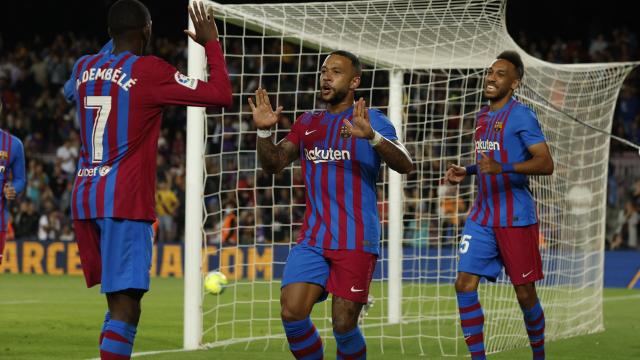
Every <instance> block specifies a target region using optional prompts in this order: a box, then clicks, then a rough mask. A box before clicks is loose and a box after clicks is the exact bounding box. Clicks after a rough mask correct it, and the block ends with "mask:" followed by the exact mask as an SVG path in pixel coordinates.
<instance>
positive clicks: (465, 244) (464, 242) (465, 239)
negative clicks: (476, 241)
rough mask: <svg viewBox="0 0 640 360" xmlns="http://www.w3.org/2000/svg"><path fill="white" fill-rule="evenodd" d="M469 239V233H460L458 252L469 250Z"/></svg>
mask: <svg viewBox="0 0 640 360" xmlns="http://www.w3.org/2000/svg"><path fill="white" fill-rule="evenodd" d="M469 240H471V235H462V238H461V239H460V254H465V253H466V252H467V251H468V250H469Z"/></svg>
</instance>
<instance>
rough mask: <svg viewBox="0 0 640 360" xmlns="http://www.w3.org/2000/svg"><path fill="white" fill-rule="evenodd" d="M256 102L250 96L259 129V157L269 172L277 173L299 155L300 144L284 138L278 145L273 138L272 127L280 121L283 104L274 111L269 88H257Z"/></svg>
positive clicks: (263, 166) (254, 118)
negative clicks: (268, 91)
mask: <svg viewBox="0 0 640 360" xmlns="http://www.w3.org/2000/svg"><path fill="white" fill-rule="evenodd" d="M255 94H256V101H255V103H254V102H253V100H252V99H251V98H249V106H250V107H251V112H252V114H253V122H254V123H255V125H256V128H257V129H258V144H257V146H256V148H257V150H258V159H259V160H260V164H262V168H263V169H264V170H265V171H267V172H268V173H271V174H275V173H278V172H280V171H282V169H284V168H285V167H287V165H289V164H291V162H293V161H294V160H295V159H296V157H298V146H297V145H296V144H294V143H292V142H291V141H289V140H287V139H283V140H282V141H280V142H279V143H278V144H277V145H276V144H274V143H273V140H272V139H271V127H272V126H273V125H275V123H277V122H278V117H279V116H280V112H282V106H278V107H277V108H276V110H275V111H274V110H273V108H272V107H271V102H270V101H269V94H268V93H267V90H265V89H263V88H258V90H256V93H255Z"/></svg>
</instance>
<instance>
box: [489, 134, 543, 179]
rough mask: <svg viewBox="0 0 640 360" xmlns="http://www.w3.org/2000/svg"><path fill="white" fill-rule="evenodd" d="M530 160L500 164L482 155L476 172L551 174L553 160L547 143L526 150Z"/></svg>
mask: <svg viewBox="0 0 640 360" xmlns="http://www.w3.org/2000/svg"><path fill="white" fill-rule="evenodd" d="M527 150H529V153H530V154H531V159H529V160H527V161H523V162H519V163H514V164H501V163H499V162H497V161H495V160H494V159H492V158H490V157H488V156H487V155H485V154H484V153H480V155H482V159H480V161H479V162H478V171H480V172H481V173H486V174H500V173H502V172H505V171H506V172H514V173H518V174H524V175H551V174H553V167H554V165H553V159H552V158H551V152H550V151H549V146H547V143H545V142H542V143H538V144H534V145H531V146H529V147H528V148H527ZM509 167H513V169H509Z"/></svg>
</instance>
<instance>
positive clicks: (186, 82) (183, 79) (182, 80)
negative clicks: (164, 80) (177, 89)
mask: <svg viewBox="0 0 640 360" xmlns="http://www.w3.org/2000/svg"><path fill="white" fill-rule="evenodd" d="M173 77H174V79H176V82H177V83H178V84H179V85H182V86H184V87H186V88H189V89H191V90H195V89H196V87H197V86H198V80H196V79H193V78H190V77H188V76H186V75H183V74H181V73H180V72H179V71H176V73H175V74H174V75H173Z"/></svg>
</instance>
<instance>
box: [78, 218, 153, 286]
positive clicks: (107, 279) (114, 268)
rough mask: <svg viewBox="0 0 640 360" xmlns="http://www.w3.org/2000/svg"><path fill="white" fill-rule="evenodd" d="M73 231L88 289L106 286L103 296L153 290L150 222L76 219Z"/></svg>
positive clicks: (151, 230)
mask: <svg viewBox="0 0 640 360" xmlns="http://www.w3.org/2000/svg"><path fill="white" fill-rule="evenodd" d="M73 228H74V231H75V233H76V239H77V242H78V250H79V252H80V260H81V261H82V271H83V272H84V276H85V280H86V282H87V287H92V286H94V285H96V284H102V286H101V288H100V292H102V293H111V292H116V291H121V290H126V289H139V290H144V291H147V290H149V283H150V279H149V272H150V270H151V256H152V251H153V229H152V224H151V223H150V222H147V221H135V220H126V219H114V218H102V219H87V220H74V221H73Z"/></svg>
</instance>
